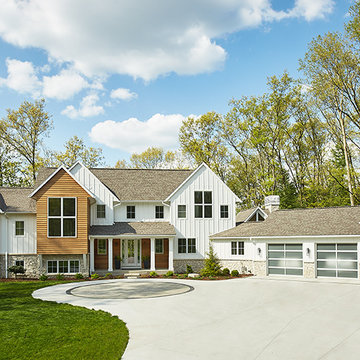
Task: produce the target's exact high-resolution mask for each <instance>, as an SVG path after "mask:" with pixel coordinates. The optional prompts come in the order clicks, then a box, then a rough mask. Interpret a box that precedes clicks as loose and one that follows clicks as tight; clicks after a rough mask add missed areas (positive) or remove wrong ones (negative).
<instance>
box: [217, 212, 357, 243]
mask: <svg viewBox="0 0 360 360" xmlns="http://www.w3.org/2000/svg"><path fill="white" fill-rule="evenodd" d="M359 221H360V206H355V207H350V206H349V207H331V208H312V209H292V210H278V211H274V212H272V213H271V214H269V216H268V217H267V218H266V220H265V221H259V222H246V223H242V224H240V225H238V226H236V227H234V228H231V229H229V230H226V231H222V232H220V233H218V234H214V235H212V236H211V238H227V237H230V238H231V237H257V236H259V237H261V236H319V235H360V224H359Z"/></svg>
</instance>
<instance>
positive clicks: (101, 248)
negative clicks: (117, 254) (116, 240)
mask: <svg viewBox="0 0 360 360" xmlns="http://www.w3.org/2000/svg"><path fill="white" fill-rule="evenodd" d="M106 241H107V240H106V239H98V241H97V254H98V255H106Z"/></svg>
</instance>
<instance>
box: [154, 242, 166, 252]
mask: <svg viewBox="0 0 360 360" xmlns="http://www.w3.org/2000/svg"><path fill="white" fill-rule="evenodd" d="M155 253H156V254H163V253H164V239H155Z"/></svg>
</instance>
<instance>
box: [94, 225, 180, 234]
mask: <svg viewBox="0 0 360 360" xmlns="http://www.w3.org/2000/svg"><path fill="white" fill-rule="evenodd" d="M175 234H176V232H175V228H174V226H173V225H171V224H170V223H168V222H165V221H161V222H160V221H158V222H147V221H144V222H116V223H115V224H114V225H93V226H90V235H93V236H100V235H104V236H107V235H114V236H118V235H144V236H145V235H146V236H151V235H169V236H170V235H175Z"/></svg>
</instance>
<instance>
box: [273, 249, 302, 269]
mask: <svg viewBox="0 0 360 360" xmlns="http://www.w3.org/2000/svg"><path fill="white" fill-rule="evenodd" d="M268 274H269V275H302V274H303V252H302V244H269V245H268Z"/></svg>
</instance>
